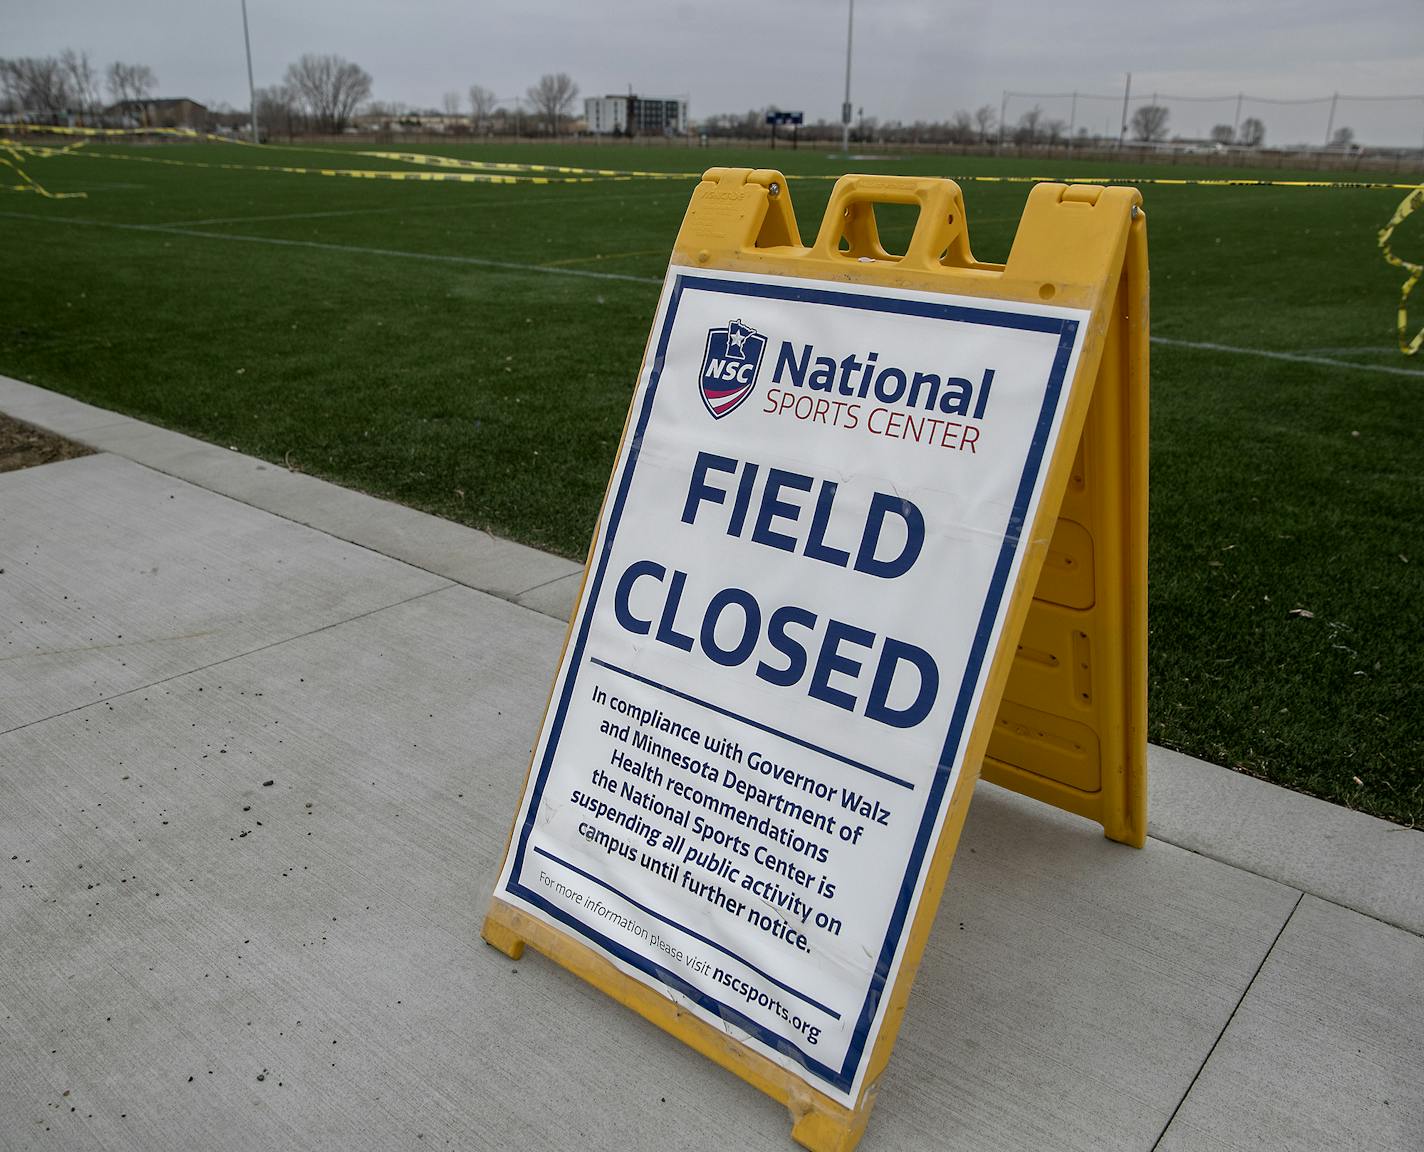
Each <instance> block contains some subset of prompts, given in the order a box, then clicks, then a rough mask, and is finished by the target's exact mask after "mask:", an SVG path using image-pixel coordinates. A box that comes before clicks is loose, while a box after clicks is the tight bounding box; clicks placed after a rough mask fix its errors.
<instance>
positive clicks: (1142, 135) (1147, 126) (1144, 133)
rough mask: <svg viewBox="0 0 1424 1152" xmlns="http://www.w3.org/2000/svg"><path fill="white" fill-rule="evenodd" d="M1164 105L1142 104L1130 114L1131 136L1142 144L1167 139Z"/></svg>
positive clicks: (1166, 115)
mask: <svg viewBox="0 0 1424 1152" xmlns="http://www.w3.org/2000/svg"><path fill="white" fill-rule="evenodd" d="M1167 117H1168V112H1167V109H1166V107H1164V106H1163V105H1161V104H1144V105H1142V107H1140V108H1138V109H1137V110H1136V111H1135V112H1133V114H1132V138H1133V139H1134V140H1137V141H1140V142H1142V143H1144V144H1146V143H1149V142H1155V141H1158V140H1165V139H1167Z"/></svg>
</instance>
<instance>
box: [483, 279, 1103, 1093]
mask: <svg viewBox="0 0 1424 1152" xmlns="http://www.w3.org/2000/svg"><path fill="white" fill-rule="evenodd" d="M1087 319H1088V313H1086V312H1081V311H1075V310H1070V309H1063V308H1049V307H1043V306H1037V305H1029V304H1004V303H996V302H991V301H984V300H978V299H968V298H964V297H956V296H946V295H938V294H932V293H916V292H901V291H891V290H888V289H873V288H868V287H863V286H856V285H850V284H844V285H830V284H827V283H825V282H821V281H809V280H798V279H792V278H785V277H770V276H750V275H732V274H729V273H719V272H711V271H705V270H695V269H690V268H678V267H674V268H672V269H671V270H670V272H669V275H668V280H667V284H666V286H665V288H664V290H663V295H662V300H661V303H660V304H659V308H658V314H657V320H656V324H655V327H654V332H653V340H652V343H651V354H650V356H649V357H648V360H647V362H646V363H645V364H644V366H643V374H642V377H641V379H640V380H639V382H638V389H637V392H636V395H635V397H634V401H633V408H632V417H631V424H630V427H629V431H628V435H627V436H626V438H625V441H624V443H623V446H622V449H621V453H620V455H619V458H618V461H617V465H616V469H615V472H614V476H613V483H612V487H611V489H610V492H609V497H608V500H607V503H606V505H605V507H604V509H603V516H602V519H601V521H600V523H599V526H598V534H597V539H596V546H595V548H594V551H593V559H592V563H591V567H590V570H589V575H588V582H587V585H586V588H585V590H584V596H583V599H582V601H581V602H580V604H579V606H578V608H577V610H576V614H575V617H574V622H573V630H572V633H571V636H570V641H569V645H568V649H567V651H566V652H565V654H564V660H563V664H562V666H561V667H560V669H559V672H558V677H557V680H556V681H555V685H554V694H553V697H552V701H551V704H550V708H549V713H548V715H547V716H546V718H545V721H544V728H543V731H542V732H541V734H540V737H539V742H538V744H537V746H536V749H535V754H534V761H533V769H532V771H531V774H530V780H529V786H528V788H527V789H526V793H525V796H524V798H523V800H522V802H521V807H520V811H519V816H518V820H517V822H516V825H515V835H514V840H513V843H512V845H511V848H510V852H509V856H508V859H507V860H506V863H505V867H504V870H503V873H502V874H501V876H500V880H499V887H498V890H497V892H496V895H498V896H499V897H500V898H501V899H503V900H506V901H508V902H510V903H511V904H514V905H516V906H518V907H520V908H522V909H524V910H525V911H527V912H529V913H530V914H531V915H533V916H535V917H537V918H539V919H541V920H543V921H545V922H547V923H549V924H551V925H553V926H554V927H556V928H558V929H560V930H562V931H565V932H568V933H572V934H573V935H574V936H576V937H577V938H579V939H581V940H582V941H584V942H585V943H587V944H589V945H591V946H592V947H594V948H596V949H598V950H599V951H600V952H601V953H602V954H604V955H605V956H606V957H607V958H608V959H609V960H611V961H612V962H613V963H614V964H615V965H617V966H618V967H619V968H620V969H621V970H622V971H624V972H626V973H627V974H629V975H630V976H632V977H634V978H636V979H638V980H640V981H642V982H644V983H646V984H649V985H651V986H653V987H655V988H657V989H659V990H661V991H663V992H664V993H666V994H667V995H668V996H669V997H671V998H673V999H674V1000H676V1001H677V1002H678V1003H679V1004H680V1005H682V1006H683V1007H684V1008H685V1009H686V1010H688V1011H690V1012H693V1013H696V1014H697V1015H698V1016H700V1017H702V1018H703V1019H704V1020H707V1021H709V1022H710V1023H712V1024H714V1025H715V1026H717V1027H718V1028H721V1029H724V1030H726V1031H728V1032H730V1033H731V1034H732V1035H735V1036H737V1037H738V1038H740V1039H743V1040H744V1041H745V1042H746V1043H747V1044H749V1045H751V1046H752V1047H753V1048H754V1049H755V1050H757V1051H758V1052H760V1053H762V1054H763V1055H765V1056H766V1057H768V1058H769V1059H771V1060H774V1061H776V1062H777V1063H779V1064H781V1065H783V1066H785V1067H786V1068H789V1069H791V1070H792V1071H793V1072H795V1073H796V1074H797V1075H799V1076H801V1077H802V1078H804V1079H805V1080H806V1081H807V1082H808V1083H810V1084H811V1085H813V1086H814V1087H815V1088H817V1089H818V1090H820V1091H822V1092H824V1093H826V1094H827V1095H829V1096H831V1097H832V1098H834V1099H836V1100H839V1101H841V1102H842V1103H845V1104H851V1103H853V1101H854V1099H855V1097H856V1094H857V1092H858V1090H859V1088H860V1086H861V1082H862V1077H863V1074H864V1067H865V1061H866V1058H867V1056H868V1054H869V1052H870V1050H871V1047H872V1044H873V1039H874V1037H875V1035H876V1032H877V1030H878V1028H879V1026H880V1020H881V1016H882V1014H883V1011H884V1000H885V993H886V990H887V989H888V988H889V987H890V986H891V984H892V983H893V981H894V979H895V975H896V973H897V971H898V969H899V965H900V963H901V957H902V954H903V950H904V946H905V942H906V936H907V932H908V926H909V925H910V924H911V923H912V921H913V917H914V912H915V908H916V905H917V903H918V901H919V899H920V892H921V888H922V886H923V878H924V873H925V871H926V869H927V866H928V864H929V861H930V858H931V855H932V851H933V846H934V844H935V841H936V837H937V835H938V832H939V828H940V825H941V823H942V821H943V819H944V815H945V811H946V808H947V803H948V798H949V796H950V793H951V791H952V789H953V786H954V782H955V779H956V777H957V775H958V773H959V771H960V769H961V763H962V760H963V757H964V746H965V742H966V740H967V738H968V734H969V730H970V727H971V725H972V722H973V718H974V715H975V712H976V710H977V709H978V706H979V700H980V696H981V694H982V692H983V688H984V682H985V678H986V676H987V672H988V664H989V659H990V657H991V656H992V654H993V652H994V648H995V645H996V643H997V641H998V635H999V631H1000V629H1001V627H1002V624H1003V619H1004V614H1005V612H1006V611H1007V607H1008V599H1009V592H1010V590H1011V589H1012V587H1013V583H1014V580H1015V578H1016V576H1017V572H1018V568H1019V565H1020V564H1021V562H1022V558H1023V539H1022V533H1023V531H1024V530H1025V525H1028V524H1031V523H1032V521H1033V517H1034V513H1035V511H1036V510H1037V506H1038V501H1039V497H1040V493H1041V491H1042V486H1043V481H1044V473H1045V470H1046V468H1047V466H1048V461H1049V458H1050V456H1051V449H1052V445H1053V442H1054V439H1055V437H1056V435H1057V432H1058V426H1059V423H1060V421H1061V419H1062V414H1063V408H1064V404H1065V401H1066V397H1067V393H1068V385H1069V383H1070V381H1071V380H1072V378H1073V372H1074V369H1075V367H1076V363H1077V358H1078V354H1079V349H1080V346H1081V336H1082V330H1083V327H1084V325H1085V324H1086V322H1087Z"/></svg>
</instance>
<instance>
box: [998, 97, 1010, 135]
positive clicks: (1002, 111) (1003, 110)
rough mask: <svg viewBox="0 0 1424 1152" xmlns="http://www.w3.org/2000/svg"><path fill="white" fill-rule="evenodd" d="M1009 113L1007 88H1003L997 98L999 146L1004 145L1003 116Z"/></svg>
mask: <svg viewBox="0 0 1424 1152" xmlns="http://www.w3.org/2000/svg"><path fill="white" fill-rule="evenodd" d="M1008 114H1009V90H1008V89H1007V88H1005V89H1004V90H1003V95H1002V96H1001V97H1000V98H999V147H1000V148H1003V146H1004V117H1005V116H1007V115H1008Z"/></svg>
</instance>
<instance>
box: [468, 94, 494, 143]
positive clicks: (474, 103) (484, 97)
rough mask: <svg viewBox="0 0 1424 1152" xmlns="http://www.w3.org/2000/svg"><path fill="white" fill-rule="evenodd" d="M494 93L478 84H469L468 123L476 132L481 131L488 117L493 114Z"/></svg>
mask: <svg viewBox="0 0 1424 1152" xmlns="http://www.w3.org/2000/svg"><path fill="white" fill-rule="evenodd" d="M494 105H495V94H494V93H493V92H491V91H490V90H489V89H488V88H485V87H483V86H481V85H479V84H471V85H470V125H471V127H473V128H474V130H475V131H476V132H480V131H483V129H484V127H485V124H486V123H487V122H488V121H489V118H490V117H491V116H493V115H494Z"/></svg>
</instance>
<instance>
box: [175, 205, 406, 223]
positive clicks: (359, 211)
mask: <svg viewBox="0 0 1424 1152" xmlns="http://www.w3.org/2000/svg"><path fill="white" fill-rule="evenodd" d="M395 211H398V209H395V208H346V209H342V210H340V211H333V212H285V213H283V214H282V215H280V216H214V217H212V218H211V219H209V220H167V221H165V222H164V223H162V224H155V225H154V227H155V228H199V227H201V226H202V225H204V224H256V223H262V222H265V221H268V220H321V219H324V218H326V217H328V216H364V215H367V214H368V213H373V212H395Z"/></svg>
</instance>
